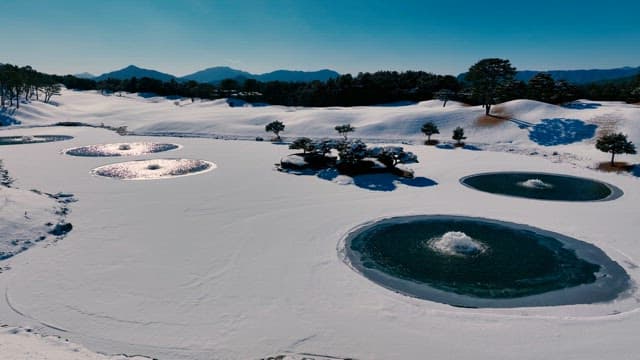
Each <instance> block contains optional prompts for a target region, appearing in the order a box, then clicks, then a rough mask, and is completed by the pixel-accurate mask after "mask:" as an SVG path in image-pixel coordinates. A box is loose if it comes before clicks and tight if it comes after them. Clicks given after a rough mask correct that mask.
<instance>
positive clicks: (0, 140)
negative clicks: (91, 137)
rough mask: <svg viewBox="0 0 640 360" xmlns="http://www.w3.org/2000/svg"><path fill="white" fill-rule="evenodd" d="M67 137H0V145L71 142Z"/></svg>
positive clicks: (71, 137) (70, 137) (69, 137)
mask: <svg viewBox="0 0 640 360" xmlns="http://www.w3.org/2000/svg"><path fill="white" fill-rule="evenodd" d="M71 139H73V136H68V135H24V136H0V145H21V144H39V143H46V142H52V141H65V140H71Z"/></svg>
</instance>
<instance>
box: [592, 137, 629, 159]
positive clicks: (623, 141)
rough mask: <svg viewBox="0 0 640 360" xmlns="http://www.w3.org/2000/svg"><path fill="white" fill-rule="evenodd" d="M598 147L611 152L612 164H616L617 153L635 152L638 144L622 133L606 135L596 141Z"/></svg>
mask: <svg viewBox="0 0 640 360" xmlns="http://www.w3.org/2000/svg"><path fill="white" fill-rule="evenodd" d="M596 148H597V149H598V150H600V151H602V152H607V153H608V152H610V153H611V166H614V161H613V160H614V158H615V156H616V154H635V153H636V146H635V145H634V144H633V143H632V142H631V141H629V140H627V136H626V135H625V134H622V133H618V134H609V135H604V136H602V137H600V138H599V139H598V141H597V142H596Z"/></svg>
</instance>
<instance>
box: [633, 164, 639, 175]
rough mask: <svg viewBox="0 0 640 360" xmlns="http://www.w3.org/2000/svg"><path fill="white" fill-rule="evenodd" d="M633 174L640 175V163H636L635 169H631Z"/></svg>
mask: <svg viewBox="0 0 640 360" xmlns="http://www.w3.org/2000/svg"><path fill="white" fill-rule="evenodd" d="M631 175H633V176H636V177H640V164H636V165H634V166H633V169H631Z"/></svg>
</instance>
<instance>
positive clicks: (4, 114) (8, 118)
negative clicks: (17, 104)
mask: <svg viewBox="0 0 640 360" xmlns="http://www.w3.org/2000/svg"><path fill="white" fill-rule="evenodd" d="M15 111H16V110H15V109H7V108H3V109H0V126H9V125H19V124H21V123H20V120H17V119H16V118H14V117H13V114H14V113H15Z"/></svg>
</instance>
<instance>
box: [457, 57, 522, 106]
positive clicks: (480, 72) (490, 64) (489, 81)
mask: <svg viewBox="0 0 640 360" xmlns="http://www.w3.org/2000/svg"><path fill="white" fill-rule="evenodd" d="M515 75H516V68H514V67H513V66H511V63H510V62H509V60H506V59H497V58H490V59H483V60H480V61H478V62H477V63H476V64H474V65H473V66H471V67H470V68H469V72H468V73H467V75H466V76H465V80H466V81H469V82H470V83H471V86H472V88H473V92H474V94H475V95H476V96H478V97H479V98H480V99H481V101H482V104H483V105H484V107H485V114H486V115H489V113H490V112H491V106H492V105H494V104H495V102H496V95H497V92H498V89H499V88H500V87H501V86H504V85H505V84H507V83H509V82H511V81H512V80H513V78H514V76H515Z"/></svg>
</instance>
